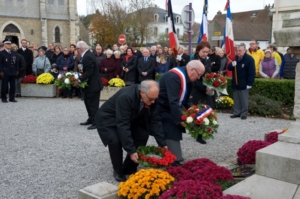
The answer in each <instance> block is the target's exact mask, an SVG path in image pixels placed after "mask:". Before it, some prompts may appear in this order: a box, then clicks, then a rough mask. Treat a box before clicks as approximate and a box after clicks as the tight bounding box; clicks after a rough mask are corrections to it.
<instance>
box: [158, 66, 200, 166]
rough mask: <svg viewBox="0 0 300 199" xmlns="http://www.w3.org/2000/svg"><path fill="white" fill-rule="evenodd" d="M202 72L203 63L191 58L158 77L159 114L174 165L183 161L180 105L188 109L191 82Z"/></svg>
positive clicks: (183, 130) (190, 104)
mask: <svg viewBox="0 0 300 199" xmlns="http://www.w3.org/2000/svg"><path fill="white" fill-rule="evenodd" d="M204 72H205V68H204V66H203V64H202V63H201V62H200V61H199V60H192V61H190V62H189V63H188V64H187V65H186V67H176V68H173V69H171V70H169V71H168V72H167V73H165V74H164V75H163V76H162V77H161V78H159V87H160V92H159V97H158V100H157V101H158V110H159V116H160V119H161V122H162V126H163V131H164V136H165V137H164V138H165V139H166V141H167V146H168V149H169V150H170V151H171V152H172V153H173V154H174V155H176V157H177V159H176V161H175V162H174V163H173V164H174V166H178V165H180V164H181V163H180V162H181V161H183V157H182V152H181V145H180V140H182V133H183V132H185V128H184V127H183V126H184V123H183V122H182V121H181V116H182V107H185V108H186V109H188V108H189V107H191V106H192V102H191V101H189V98H190V93H191V91H192V87H193V84H192V82H194V81H196V80H197V79H200V77H201V76H202V75H203V74H204Z"/></svg>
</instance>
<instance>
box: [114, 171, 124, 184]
mask: <svg viewBox="0 0 300 199" xmlns="http://www.w3.org/2000/svg"><path fill="white" fill-rule="evenodd" d="M114 178H115V180H116V181H118V182H125V181H126V180H127V179H126V176H125V175H119V174H118V173H117V172H115V171H114Z"/></svg>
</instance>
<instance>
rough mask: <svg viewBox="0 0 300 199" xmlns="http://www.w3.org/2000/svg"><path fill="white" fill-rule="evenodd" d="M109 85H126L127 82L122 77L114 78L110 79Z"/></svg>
mask: <svg viewBox="0 0 300 199" xmlns="http://www.w3.org/2000/svg"><path fill="white" fill-rule="evenodd" d="M108 85H109V86H112V87H124V86H125V82H124V81H123V80H122V79H121V78H112V79H111V80H109V82H108Z"/></svg>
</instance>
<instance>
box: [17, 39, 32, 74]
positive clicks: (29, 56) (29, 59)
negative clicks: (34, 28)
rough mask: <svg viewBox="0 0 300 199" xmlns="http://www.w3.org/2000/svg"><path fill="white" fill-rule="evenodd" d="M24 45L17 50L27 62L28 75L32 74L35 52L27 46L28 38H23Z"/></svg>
mask: <svg viewBox="0 0 300 199" xmlns="http://www.w3.org/2000/svg"><path fill="white" fill-rule="evenodd" d="M21 44H22V47H21V48H19V49H18V50H17V53H19V54H20V55H22V56H23V57H24V59H25V62H26V75H31V74H32V63H33V53H32V51H31V50H30V49H28V48H27V40H26V39H22V41H21Z"/></svg>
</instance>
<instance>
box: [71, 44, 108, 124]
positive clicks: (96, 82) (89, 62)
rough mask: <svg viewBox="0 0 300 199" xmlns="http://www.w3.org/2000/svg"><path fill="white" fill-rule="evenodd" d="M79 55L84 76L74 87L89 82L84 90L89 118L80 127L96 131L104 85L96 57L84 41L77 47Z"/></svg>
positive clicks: (79, 65) (80, 69) (79, 66)
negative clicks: (96, 116)
mask: <svg viewBox="0 0 300 199" xmlns="http://www.w3.org/2000/svg"><path fill="white" fill-rule="evenodd" d="M76 49H77V52H78V54H79V55H80V56H81V58H80V61H79V64H78V70H79V72H81V71H82V75H81V76H80V77H79V78H78V81H75V82H74V84H73V86H75V87H77V86H78V84H79V82H82V81H85V80H88V81H87V84H88V86H87V87H85V88H84V89H83V93H84V104H85V107H86V110H87V113H88V116H89V118H88V119H87V121H86V122H83V123H80V125H89V124H91V126H89V127H88V129H89V130H92V129H96V125H95V123H94V121H95V120H94V117H95V115H96V113H97V110H98V108H99V100H100V91H101V90H102V88H103V85H102V83H101V81H100V74H99V70H98V66H97V62H96V57H95V55H94V54H93V53H92V52H91V51H90V50H89V46H88V45H87V44H86V43H85V42H84V41H79V42H78V43H77V45H76Z"/></svg>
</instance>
